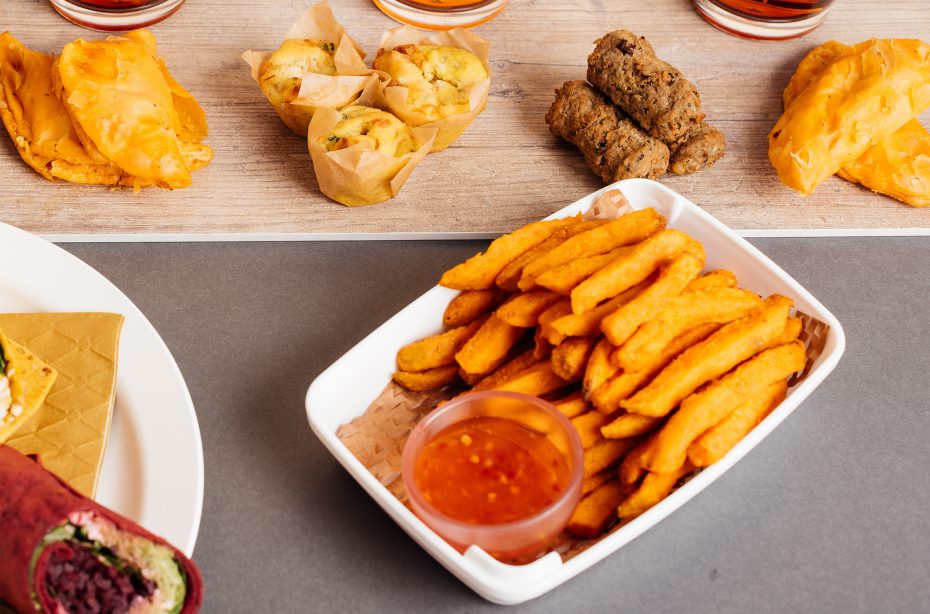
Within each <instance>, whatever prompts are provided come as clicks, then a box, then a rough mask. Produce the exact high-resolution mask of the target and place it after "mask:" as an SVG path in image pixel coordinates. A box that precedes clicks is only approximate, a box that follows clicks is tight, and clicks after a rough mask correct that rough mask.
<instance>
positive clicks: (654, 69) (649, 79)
mask: <svg viewBox="0 0 930 614" xmlns="http://www.w3.org/2000/svg"><path fill="white" fill-rule="evenodd" d="M588 81H590V82H591V84H593V85H594V86H595V87H597V88H598V89H599V90H601V91H602V92H604V93H605V94H607V96H608V97H609V98H610V99H611V100H613V102H614V104H616V105H617V106H619V107H620V108H621V109H623V110H624V111H626V113H627V114H628V115H629V116H630V117H632V118H633V119H635V120H636V121H638V122H639V124H640V125H641V126H642V127H643V129H645V130H646V132H648V133H649V134H651V135H652V136H654V137H656V138H658V139H661V140H663V141H665V142H666V143H673V142H677V141H678V140H680V139H681V138H682V137H683V136H684V135H685V133H687V132H688V131H689V130H691V129H692V128H693V127H694V125H695V124H696V123H698V122H700V121H701V120H702V119H704V114H703V113H702V112H701V97H700V95H699V94H698V91H697V88H696V87H694V84H693V83H691V82H690V81H688V80H687V79H685V77H684V75H682V74H681V72H680V71H679V70H678V69H677V68H675V67H674V66H672V65H670V64H668V63H666V62H663V61H662V60H660V59H659V58H657V57H656V55H655V52H654V51H653V49H652V46H651V45H650V44H649V43H648V42H647V41H646V39H645V38H642V37H639V36H636V35H635V34H633V33H632V32H628V31H626V30H617V31H616V32H611V33H609V34H605V35H604V36H603V37H601V38H600V39H599V40H598V41H597V42H596V43H595V47H594V51H592V52H591V55H590V56H588Z"/></svg>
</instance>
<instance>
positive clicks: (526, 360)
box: [463, 350, 539, 392]
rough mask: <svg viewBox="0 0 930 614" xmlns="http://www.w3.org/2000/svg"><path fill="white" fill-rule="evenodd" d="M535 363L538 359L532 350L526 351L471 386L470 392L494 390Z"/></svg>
mask: <svg viewBox="0 0 930 614" xmlns="http://www.w3.org/2000/svg"><path fill="white" fill-rule="evenodd" d="M537 362H539V359H538V358H536V356H535V355H534V354H533V350H527V351H525V352H523V353H522V354H519V355H518V356H516V357H515V358H513V359H511V360H510V361H509V362H506V363H504V364H503V365H501V366H500V367H498V368H497V369H495V370H494V371H492V372H491V373H489V374H487V376H486V377H484V378H482V379H481V380H479V381H478V382H477V383H475V384H474V385H473V387H472V390H473V391H474V392H479V391H481V390H494V388H495V387H497V386H500V385H501V384H503V383H504V382H506V381H507V380H510V379H512V378H513V377H515V376H516V375H517V374H518V373H520V372H521V371H525V370H526V369H528V368H530V367H531V366H533V365H534V364H536V363H537ZM463 379H464V378H463ZM466 381H467V380H466Z"/></svg>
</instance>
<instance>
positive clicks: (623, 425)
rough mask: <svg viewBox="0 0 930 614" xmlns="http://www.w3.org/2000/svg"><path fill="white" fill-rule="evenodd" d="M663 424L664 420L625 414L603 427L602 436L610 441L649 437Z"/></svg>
mask: <svg viewBox="0 0 930 614" xmlns="http://www.w3.org/2000/svg"><path fill="white" fill-rule="evenodd" d="M660 424H662V418H653V417H651V416H640V415H639V414H623V415H622V416H619V417H618V418H616V419H615V420H614V421H613V422H610V423H608V424H605V425H604V426H602V427H601V435H603V436H604V437H606V438H608V439H626V438H627V437H639V436H640V435H648V434H649V433H651V432H653V431H654V430H656V429H657V428H659V425H660Z"/></svg>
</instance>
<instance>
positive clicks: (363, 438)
mask: <svg viewBox="0 0 930 614" xmlns="http://www.w3.org/2000/svg"><path fill="white" fill-rule="evenodd" d="M631 210H632V208H631V207H630V205H629V202H628V201H627V200H626V198H625V197H624V196H623V194H621V193H620V192H619V191H618V190H610V191H608V192H605V193H604V194H602V195H601V196H599V197H598V200H597V201H595V203H594V204H593V205H592V206H591V208H590V209H589V210H588V212H586V213H585V215H584V217H585V218H586V219H614V218H616V217H618V216H619V215H623V214H624V213H628V212H629V211H631ZM795 315H796V316H798V317H799V318H801V322H802V325H803V328H802V331H801V334H800V336H799V339H800V340H801V341H802V342H803V343H804V346H805V348H806V353H807V362H806V363H805V365H804V368H803V369H802V370H801V371H799V372H798V373H796V374H795V375H793V376H792V377H791V378H789V380H788V385H789V388H791V387H794V386H796V385H798V384H799V383H800V382H802V381H803V380H804V379H805V378H807V376H808V375H809V374H810V372H811V369H812V368H813V365H814V362H815V361H816V360H817V359H818V358H819V357H820V355H821V354H823V350H824V346H825V345H826V340H827V333H828V332H829V330H830V327H829V326H828V325H827V324H825V323H824V322H821V321H820V320H817V319H816V318H813V317H811V316H809V315H807V314H805V313H802V312H800V311H798V312H796V313H795ZM450 396H451V393H450V392H448V391H431V392H429V393H423V392H410V391H408V390H404V389H403V388H401V387H400V386H398V385H397V384H395V383H394V382H393V381H392V382H389V383H388V385H387V386H386V387H385V388H384V390H383V391H382V392H381V394H380V395H378V397H377V398H376V399H375V400H374V401H372V402H371V405H369V406H368V409H367V410H365V413H364V414H362V415H361V416H359V417H358V418H355V419H354V420H352V421H351V422H349V423H347V424H344V425H342V426H341V427H340V428H339V430H338V431H337V433H336V435H337V436H338V437H339V439H340V440H341V441H342V443H343V444H345V446H346V448H348V450H349V451H350V452H351V453H352V454H353V455H355V457H356V458H358V459H359V461H361V463H362V464H363V465H365V467H367V468H368V470H369V471H371V473H372V474H373V475H374V476H375V477H376V478H377V479H378V481H380V482H381V484H383V485H384V486H385V487H386V488H387V489H388V490H389V491H390V492H391V493H392V494H393V495H394V496H395V497H397V498H398V499H399V500H400V501H401V503H403V504H404V505H408V503H407V492H406V489H405V488H404V481H403V479H401V456H402V453H403V449H404V443H405V442H406V440H407V436H408V435H409V433H410V431H411V430H412V429H413V427H414V426H415V425H416V423H417V422H418V421H419V420H420V418H422V417H423V416H425V415H426V414H427V413H429V411H430V410H432V409H433V408H434V407H435V406H436V405H437V404H438V403H439V402H440V401H442V400H445V399H447V398H449V397H450ZM697 473H698V472H695V473H692V474H690V475H688V476H685V477H684V478H682V479H681V480H680V481H679V483H678V484H677V485H676V488H679V487H680V486H681V485H682V484H684V483H685V482H687V481H688V480H689V479H691V478H692V477H693V476H695V475H697ZM623 525H624V523H622V522H618V523H616V524H615V525H614V526H613V527H611V528H610V530H608V531H607V532H606V533H604V534H603V535H601V536H600V537H597V538H596V539H581V538H578V537H575V536H574V535H570V534H569V533H567V532H566V533H563V534H562V535H561V536H560V537H559V538H558V540H557V541H556V542H555V543H554V544H553V545H552V546H551V547H550V549H549V550H548V551H546V552H545V553H543V554H542V555H540V556H544V555H545V554H547V553H548V552H558V553H559V556H561V557H562V560H563V561H567V560H569V559H571V558H572V557H574V556H577V555H578V554H580V553H582V552H584V551H585V550H587V549H588V548H590V547H591V546H592V545H594V544H596V543H597V542H599V541H600V540H602V539H604V538H605V537H607V536H608V535H610V534H612V533H613V532H614V531H616V530H617V529H619V528H621V527H622V526H623ZM520 562H526V561H520Z"/></svg>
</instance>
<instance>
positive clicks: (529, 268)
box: [520, 209, 665, 290]
mask: <svg viewBox="0 0 930 614" xmlns="http://www.w3.org/2000/svg"><path fill="white" fill-rule="evenodd" d="M662 228H665V218H664V217H662V216H661V215H659V214H658V213H656V210H655V209H641V210H639V211H634V212H632V213H627V214H626V215H624V216H623V217H619V218H617V219H615V220H611V221H610V222H608V223H607V224H604V225H603V226H600V227H598V228H595V229H593V230H589V231H587V232H583V233H581V234H580V235H576V236H574V237H572V238H571V239H569V240H567V241H565V243H562V244H561V245H559V246H558V247H556V248H555V249H553V250H552V251H550V252H549V253H547V254H546V255H545V256H543V257H541V258H538V259H537V260H535V261H533V262H532V263H531V264H528V265H526V267H524V269H523V275H522V276H521V277H520V289H521V290H528V289H530V288H532V287H533V284H534V283H535V279H536V278H537V277H539V276H540V275H542V274H543V273H545V272H546V271H548V270H549V269H553V268H555V267H557V266H561V265H563V264H566V263H568V262H572V261H574V260H578V259H580V258H586V257H588V256H594V255H597V254H603V253H605V252H609V251H610V250H612V249H616V248H618V247H623V246H625V245H631V244H633V243H639V242H640V241H642V240H644V239H646V238H647V237H649V236H651V235H653V234H655V233H656V232H658V231H660V230H661V229H662ZM630 285H632V284H630Z"/></svg>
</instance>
